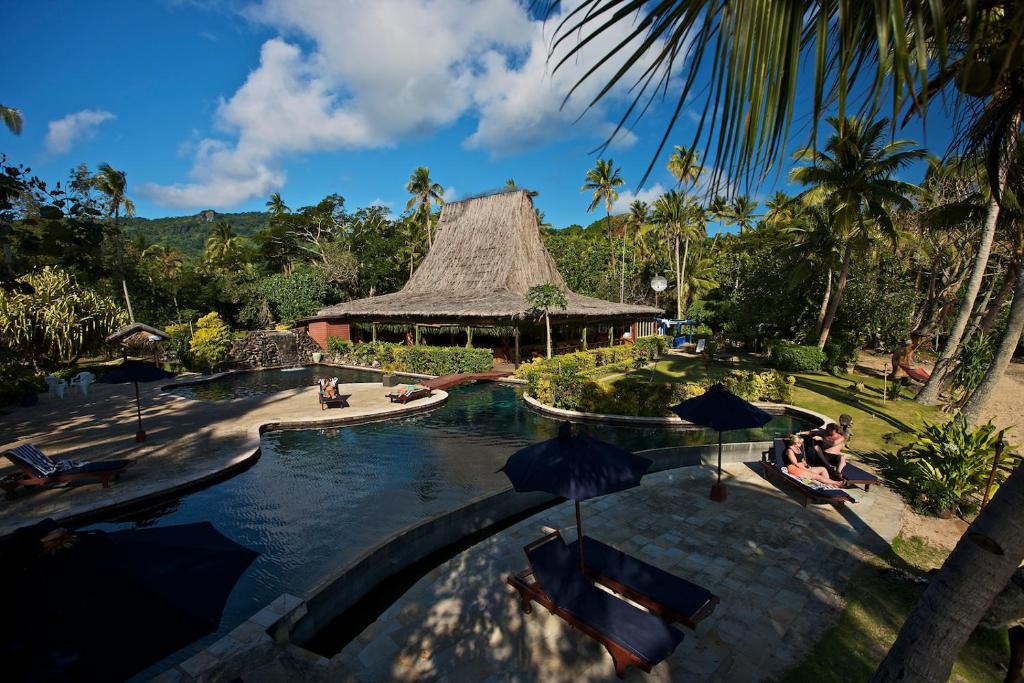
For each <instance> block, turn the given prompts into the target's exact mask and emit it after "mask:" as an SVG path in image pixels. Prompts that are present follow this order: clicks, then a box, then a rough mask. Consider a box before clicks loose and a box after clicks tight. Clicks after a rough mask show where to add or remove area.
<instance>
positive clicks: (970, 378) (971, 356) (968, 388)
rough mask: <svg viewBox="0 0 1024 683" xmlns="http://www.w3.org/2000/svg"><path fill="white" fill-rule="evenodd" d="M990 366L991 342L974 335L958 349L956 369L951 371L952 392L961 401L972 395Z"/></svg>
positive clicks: (987, 338)
mask: <svg viewBox="0 0 1024 683" xmlns="http://www.w3.org/2000/svg"><path fill="white" fill-rule="evenodd" d="M991 364H992V340H991V338H990V337H989V336H988V335H986V334H978V335H975V336H974V337H973V338H972V339H971V341H970V342H969V343H967V344H964V345H963V346H961V347H960V352H959V353H958V354H957V361H956V368H954V369H953V392H954V393H955V394H958V395H959V396H960V400H961V401H965V400H966V399H967V398H969V397H970V395H971V394H972V393H974V390H975V389H977V388H978V385H979V384H981V380H982V379H984V378H985V373H986V372H987V371H988V366H989V365H991Z"/></svg>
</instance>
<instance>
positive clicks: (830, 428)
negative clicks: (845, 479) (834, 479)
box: [811, 422, 846, 478]
mask: <svg viewBox="0 0 1024 683" xmlns="http://www.w3.org/2000/svg"><path fill="white" fill-rule="evenodd" d="M811 438H812V439H814V451H815V452H816V453H817V454H818V458H820V459H821V462H823V463H825V465H826V466H828V467H829V468H830V469H832V470H834V471H835V473H836V475H837V476H838V477H840V478H841V476H842V475H840V474H839V473H840V472H842V471H843V469H844V468H845V467H846V456H845V455H843V447H844V446H845V445H846V437H845V436H843V432H842V430H841V429H840V428H839V425H837V424H836V423H835V422H829V423H828V424H827V425H825V429H823V430H816V431H814V432H811Z"/></svg>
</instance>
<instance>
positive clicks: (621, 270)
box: [619, 228, 626, 304]
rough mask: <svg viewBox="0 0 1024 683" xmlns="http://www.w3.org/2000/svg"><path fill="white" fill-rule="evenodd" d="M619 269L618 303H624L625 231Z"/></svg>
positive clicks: (624, 230)
mask: <svg viewBox="0 0 1024 683" xmlns="http://www.w3.org/2000/svg"><path fill="white" fill-rule="evenodd" d="M620 265H621V268H619V303H620V304H621V303H624V302H625V301H626V229H625V228H623V229H622V263H621V264H620Z"/></svg>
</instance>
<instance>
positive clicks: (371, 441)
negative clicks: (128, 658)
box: [93, 382, 807, 674]
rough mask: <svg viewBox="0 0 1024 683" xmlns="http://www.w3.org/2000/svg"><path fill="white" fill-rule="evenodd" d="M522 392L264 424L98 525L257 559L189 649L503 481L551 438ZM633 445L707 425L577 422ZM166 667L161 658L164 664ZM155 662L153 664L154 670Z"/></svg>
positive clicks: (744, 437)
mask: <svg viewBox="0 0 1024 683" xmlns="http://www.w3.org/2000/svg"><path fill="white" fill-rule="evenodd" d="M521 393H522V389H520V388H515V387H511V386H508V385H502V384H494V383H487V382H483V383H478V384H471V385H465V386H461V387H457V388H454V389H452V390H451V391H450V398H449V400H448V402H447V403H445V404H443V405H442V406H440V407H438V408H437V409H436V410H434V411H431V412H429V413H421V414H419V415H415V416H412V417H407V418H401V419H395V420H390V421H384V422H375V423H367V424H362V425H354V426H349V427H343V428H338V429H315V430H301V431H277V432H269V433H267V434H265V435H264V436H263V441H262V445H263V448H262V456H261V457H260V459H259V460H258V461H257V462H256V463H255V464H254V465H253V466H252V467H251V468H249V469H247V470H245V471H244V472H242V473H240V474H238V475H236V476H234V477H232V478H231V479H229V480H226V481H224V482H221V483H218V484H215V485H213V486H210V487H209V488H206V489H202V490H199V491H196V492H194V493H191V494H188V495H186V496H183V497H181V498H179V499H177V500H174V501H172V502H169V503H167V504H165V505H162V506H160V507H159V508H155V509H151V510H147V511H145V512H142V513H137V514H133V515H131V516H129V517H123V518H120V519H117V520H113V521H110V522H107V523H103V524H99V525H95V526H94V527H93V528H102V529H106V530H117V529H126V528H134V527H140V526H164V525H169V524H181V523H187V522H198V521H210V522H212V523H213V524H214V525H215V526H216V527H217V528H218V529H219V530H220V531H221V532H222V533H224V534H225V535H226V536H228V537H229V538H232V539H234V540H235V541H237V542H238V543H241V544H242V545H245V546H247V547H249V548H252V549H254V550H257V551H259V553H260V556H259V558H258V559H257V560H256V561H255V562H254V563H253V564H252V565H251V566H250V567H249V569H248V571H247V572H246V573H245V574H244V575H243V576H242V578H241V580H240V581H239V582H238V584H237V585H236V587H235V589H234V592H233V593H232V595H231V597H230V599H229V601H228V603H227V606H226V608H225V612H224V616H223V619H222V622H221V626H220V629H219V630H218V631H217V632H216V633H215V634H212V635H210V636H208V637H207V638H204V639H203V640H201V641H197V643H195V644H193V646H192V647H191V648H190V649H189V650H187V651H183V652H182V653H179V655H178V656H177V657H175V661H180V658H182V657H185V656H188V655H189V654H190V653H192V652H194V651H196V650H197V649H199V648H201V647H203V646H205V645H207V644H209V643H211V642H212V641H213V640H215V639H216V638H217V637H219V636H220V635H223V634H224V633H226V632H227V631H229V630H231V629H232V628H234V627H235V626H236V625H238V624H239V623H240V622H241V621H243V620H244V619H246V618H247V617H249V616H250V615H252V614H253V613H255V612H256V611H257V610H259V609H260V608H261V607H263V606H264V605H265V604H267V603H268V602H270V601H271V600H273V599H274V598H276V597H277V596H278V595H280V594H281V593H285V592H288V593H293V594H296V595H302V594H303V593H305V592H306V591H308V590H309V589H310V588H311V587H313V585H314V584H315V583H316V582H317V580H318V579H320V578H321V577H323V576H324V575H326V574H327V573H329V572H331V571H333V570H335V569H337V568H338V567H339V566H341V565H343V564H344V563H345V562H347V561H349V560H351V559H353V558H355V557H356V556H357V555H358V554H360V553H361V552H363V551H365V550H367V549H368V548H370V547H372V546H374V545H376V544H377V543H378V542H380V540H381V539H383V538H385V537H386V536H388V535H390V534H392V533H394V532H396V531H398V530H400V529H402V528H404V527H406V526H409V525H411V524H415V523H417V522H419V521H421V520H424V519H426V518H427V517H430V516H433V515H436V514H439V513H441V512H444V511H447V510H450V509H453V508H456V507H459V506H461V505H463V504H465V503H466V502H468V501H469V500H470V499H472V498H475V497H477V496H479V495H481V494H483V493H486V492H491V491H497V490H501V489H503V488H505V487H506V486H508V481H507V480H506V479H505V477H504V475H502V474H499V473H497V470H498V468H499V467H501V466H502V465H503V464H504V462H505V460H506V459H507V458H508V456H509V455H511V454H512V453H513V452H514V451H516V450H517V449H519V448H522V447H523V446H526V445H528V444H531V443H535V442H537V441H539V440H542V439H547V438H551V437H553V436H555V435H556V432H557V422H556V421H555V420H552V419H550V418H547V417H544V416H542V415H539V414H538V413H536V412H534V411H532V410H531V409H530V408H529V407H528V406H527V405H526V404H525V402H524V401H523V400H522V399H521ZM806 426H807V425H805V424H803V423H801V422H799V421H798V420H796V419H795V418H791V417H785V416H780V417H777V418H775V419H773V420H772V422H771V423H769V424H768V425H767V427H766V428H765V429H764V430H752V431H750V432H735V433H731V434H727V435H726V436H727V439H728V440H730V441H750V440H761V439H766V438H770V437H771V436H775V435H780V434H783V433H786V432H789V431H792V430H794V429H802V428H805V427H806ZM577 429H578V430H579V431H581V432H585V433H590V434H593V435H594V436H598V437H600V438H602V439H605V440H607V441H610V442H613V443H616V444H618V445H620V446H623V447H626V448H629V449H631V450H643V449H649V448H659V447H664V446H687V445H696V444H703V443H710V442H712V441H714V440H715V438H716V437H715V435H714V433H713V432H711V433H709V432H706V431H704V430H680V429H664V428H634V427H623V426H610V425H596V424H595V425H578V426H577ZM164 664H165V665H168V664H167V663H166V661H165V663H164ZM156 671H157V670H150V671H148V672H147V673H149V674H152V673H155V672H156Z"/></svg>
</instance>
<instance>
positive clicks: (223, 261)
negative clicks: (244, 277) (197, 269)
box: [203, 221, 242, 270]
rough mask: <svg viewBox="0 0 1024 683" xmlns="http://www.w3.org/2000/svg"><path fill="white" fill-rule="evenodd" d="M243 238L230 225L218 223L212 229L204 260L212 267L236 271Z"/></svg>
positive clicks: (204, 251)
mask: <svg viewBox="0 0 1024 683" xmlns="http://www.w3.org/2000/svg"><path fill="white" fill-rule="evenodd" d="M241 245H242V238H241V237H239V236H238V235H236V234H235V231H234V228H232V227H231V225H230V224H229V223H225V222H224V221H217V222H216V223H214V224H213V227H212V228H210V236H209V237H207V238H206V247H205V249H204V250H203V260H205V261H206V262H207V263H209V264H210V265H213V266H215V267H218V268H224V269H226V270H235V269H236V268H237V266H238V265H239V263H238V258H237V256H238V252H239V250H240V249H241Z"/></svg>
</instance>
